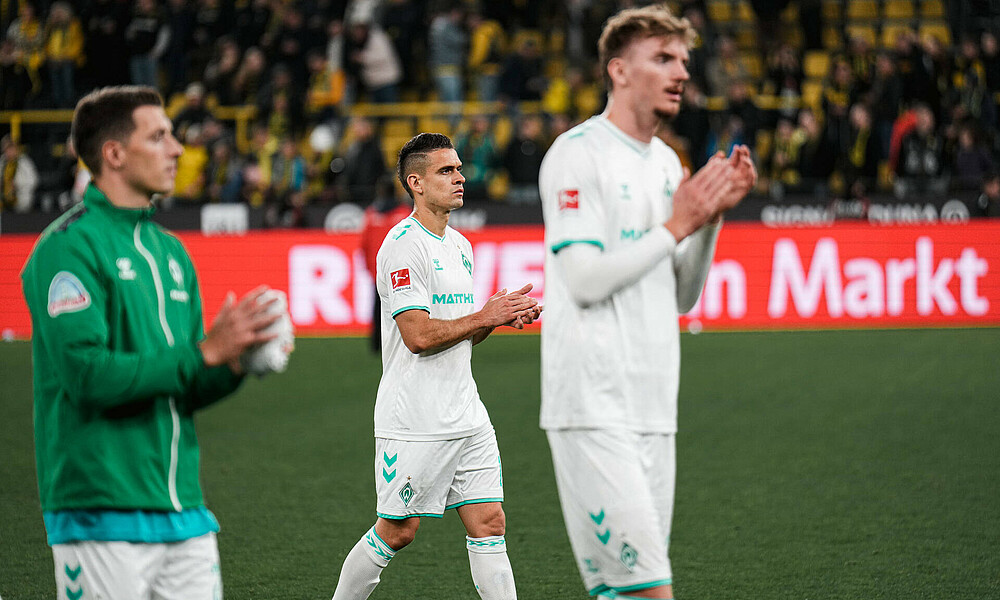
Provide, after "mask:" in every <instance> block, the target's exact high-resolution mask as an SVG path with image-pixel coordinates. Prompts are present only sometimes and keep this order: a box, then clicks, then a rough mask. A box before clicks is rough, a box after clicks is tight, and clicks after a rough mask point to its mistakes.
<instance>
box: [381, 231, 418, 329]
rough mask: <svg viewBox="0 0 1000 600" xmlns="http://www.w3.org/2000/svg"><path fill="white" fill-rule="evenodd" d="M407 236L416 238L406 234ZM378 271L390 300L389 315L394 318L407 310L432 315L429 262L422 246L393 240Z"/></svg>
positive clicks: (382, 257) (409, 233)
mask: <svg viewBox="0 0 1000 600" xmlns="http://www.w3.org/2000/svg"><path fill="white" fill-rule="evenodd" d="M404 235H414V233H412V232H409V231H407V232H406V233H404ZM392 242H393V243H392V244H390V245H389V246H388V247H387V248H386V250H387V252H385V253H384V254H383V255H382V256H381V262H380V263H379V265H378V267H377V269H378V271H379V273H378V276H379V278H380V279H382V281H383V285H384V289H385V290H386V295H387V296H388V300H389V312H390V314H391V315H392V316H393V317H395V316H396V315H398V314H399V313H401V312H405V311H408V310H423V311H426V312H428V313H430V312H431V308H430V307H431V302H430V293H429V292H428V290H427V283H428V275H429V272H428V268H429V265H428V263H429V260H428V259H427V257H425V256H424V252H423V251H422V249H421V247H420V245H419V244H415V243H413V242H412V241H409V240H408V241H400V240H399V239H396V240H392Z"/></svg>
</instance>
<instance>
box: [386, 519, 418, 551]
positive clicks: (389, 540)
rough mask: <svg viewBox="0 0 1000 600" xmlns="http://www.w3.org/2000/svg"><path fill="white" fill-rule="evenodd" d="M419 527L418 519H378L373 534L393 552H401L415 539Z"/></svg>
mask: <svg viewBox="0 0 1000 600" xmlns="http://www.w3.org/2000/svg"><path fill="white" fill-rule="evenodd" d="M419 527H420V519H418V518H410V519H403V520H400V521H396V520H390V519H380V520H379V523H378V525H376V529H375V532H376V533H378V535H379V537H381V538H382V541H384V542H385V543H386V544H388V545H389V547H390V548H392V549H393V550H397V551H398V550H402V549H403V548H405V547H406V546H409V545H410V542H412V541H413V539H414V538H415V537H417V529H418V528H419Z"/></svg>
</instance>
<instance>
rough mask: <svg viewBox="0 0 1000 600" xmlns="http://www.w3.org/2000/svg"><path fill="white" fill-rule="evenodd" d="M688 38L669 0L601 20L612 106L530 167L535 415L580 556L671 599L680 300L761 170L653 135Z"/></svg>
mask: <svg viewBox="0 0 1000 600" xmlns="http://www.w3.org/2000/svg"><path fill="white" fill-rule="evenodd" d="M694 37H695V32H694V31H693V30H692V28H691V26H690V24H689V23H688V21H687V20H686V19H679V18H677V17H675V16H673V15H672V14H671V13H670V11H669V9H667V8H666V7H664V6H648V7H644V8H638V9H628V10H624V11H622V12H620V13H618V14H617V15H615V16H614V17H612V18H611V19H609V20H608V22H607V23H606V24H605V27H604V30H603V32H602V34H601V38H600V42H599V53H600V60H601V63H602V65H603V66H604V68H605V72H606V80H607V82H608V84H609V89H610V96H609V100H608V107H607V109H606V110H605V112H604V113H603V114H602V115H599V116H595V117H593V118H591V119H589V120H588V121H586V122H584V123H582V124H580V125H579V126H577V127H575V128H573V129H571V130H570V131H568V132H566V133H564V134H562V135H561V136H559V138H557V139H556V141H555V142H554V143H553V145H552V147H551V148H550V149H549V151H548V153H547V154H546V156H545V159H544V161H543V163H542V168H541V173H540V176H539V181H540V190H541V196H542V209H543V215H544V219H545V244H546V250H547V252H546V260H545V296H546V311H545V314H546V317H545V319H544V321H543V323H542V408H541V426H542V428H543V429H545V430H546V432H547V435H548V440H549V446H550V448H551V450H552V462H553V465H554V467H555V474H556V485H557V487H558V490H559V498H560V503H561V505H562V510H563V517H564V520H565V522H566V528H567V532H568V533H569V538H570V543H571V545H572V548H573V553H574V555H575V557H576V561H577V567H578V568H579V570H580V574H581V576H582V578H583V581H584V585H585V586H586V588H587V590H588V591H589V592H590V594H591V595H596V596H601V597H616V598H661V599H663V598H673V589H672V585H671V584H672V572H671V569H670V560H669V558H668V550H667V548H668V544H669V537H670V523H671V519H672V513H673V501H674V480H675V455H674V448H675V444H674V437H675V433H676V432H677V389H678V377H679V371H680V370H679V364H680V344H679V332H678V314H679V313H683V312H686V311H688V310H690V309H691V308H692V307H693V306H694V304H695V302H696V301H697V299H698V296H699V294H700V293H701V288H702V286H703V284H704V281H705V278H706V277H707V275H708V269H709V267H710V265H711V261H712V256H713V254H714V252H715V242H716V238H717V236H718V233H719V228H720V227H721V216H722V213H724V212H725V211H726V210H727V209H729V208H732V207H733V206H735V205H736V204H738V203H739V202H740V200H742V199H743V197H744V196H745V195H746V194H747V193H748V192H749V190H750V189H751V188H752V187H753V185H754V184H755V182H756V172H755V169H754V166H753V162H752V161H751V159H750V153H749V150H748V149H747V148H746V147H744V146H740V147H737V148H735V149H734V150H733V153H732V154H731V156H729V157H728V158H727V157H725V156H724V155H722V154H721V153H720V154H719V155H716V156H715V157H713V158H711V159H710V160H709V162H708V164H707V165H705V167H703V168H702V169H701V170H700V171H698V172H697V173H696V174H694V175H693V176H690V175H689V174H688V173H687V172H686V171H685V170H684V169H683V168H682V167H681V163H680V161H679V160H678V158H677V155H676V153H674V151H673V150H671V149H670V148H669V147H668V146H667V145H666V144H664V143H663V142H662V141H661V140H660V139H659V138H657V137H656V136H655V132H656V129H657V127H658V125H659V124H660V123H661V121H663V120H664V119H669V118H672V117H674V116H675V115H677V113H678V111H679V110H680V106H681V93H682V92H683V89H684V82H685V81H686V80H687V79H688V72H687V68H686V63H687V60H688V49H689V47H690V45H691V43H692V42H693V41H694Z"/></svg>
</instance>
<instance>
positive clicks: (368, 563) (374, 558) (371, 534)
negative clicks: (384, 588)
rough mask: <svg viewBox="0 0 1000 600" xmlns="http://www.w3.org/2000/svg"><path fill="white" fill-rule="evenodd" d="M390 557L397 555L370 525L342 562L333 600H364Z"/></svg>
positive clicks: (375, 584)
mask: <svg viewBox="0 0 1000 600" xmlns="http://www.w3.org/2000/svg"><path fill="white" fill-rule="evenodd" d="M393 556H396V551H395V550H393V549H392V548H390V547H389V544H386V543H385V542H383V541H382V538H380V537H379V536H378V534H377V533H375V526H374V525H372V528H371V529H369V530H368V533H366V534H365V535H364V536H362V537H361V539H360V540H358V543H357V544H355V545H354V548H351V551H350V552H349V553H348V554H347V558H345V559H344V566H343V567H342V568H341V569H340V579H339V580H338V581H337V589H336V591H334V592H333V600H365V598H367V597H368V596H370V595H371V593H372V591H374V590H375V586H377V585H378V582H379V577H381V575H382V569H384V568H385V567H386V566H387V565H388V564H389V561H390V560H392V557H393Z"/></svg>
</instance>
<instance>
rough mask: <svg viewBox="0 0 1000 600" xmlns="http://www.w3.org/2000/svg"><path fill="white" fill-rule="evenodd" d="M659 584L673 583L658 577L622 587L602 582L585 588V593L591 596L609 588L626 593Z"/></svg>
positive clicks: (617, 592)
mask: <svg viewBox="0 0 1000 600" xmlns="http://www.w3.org/2000/svg"><path fill="white" fill-rule="evenodd" d="M661 585H673V580H672V579H658V580H656V581H650V582H649V583H637V584H636V585H626V586H622V587H612V586H610V585H607V584H604V583H602V584H601V585H599V586H597V587H595V588H593V589H590V590H587V593H588V594H590V595H591V596H596V595H597V594H600V593H601V592H606V591H608V590H611V591H613V592H615V593H616V594H621V593H628V592H638V591H639V590H648V589H649V588H654V587H658V586H661Z"/></svg>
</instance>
